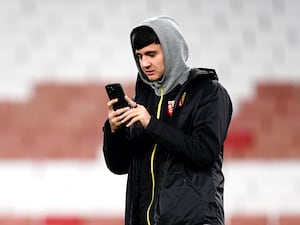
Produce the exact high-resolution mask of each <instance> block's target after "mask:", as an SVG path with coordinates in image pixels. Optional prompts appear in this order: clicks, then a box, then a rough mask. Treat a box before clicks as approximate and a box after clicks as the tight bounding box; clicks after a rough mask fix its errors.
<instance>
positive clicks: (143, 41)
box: [131, 26, 160, 50]
mask: <svg viewBox="0 0 300 225" xmlns="http://www.w3.org/2000/svg"><path fill="white" fill-rule="evenodd" d="M131 42H132V47H133V48H134V49H135V50H139V49H142V48H144V47H146V46H147V45H150V44H160V42H159V39H158V37H157V35H156V33H155V32H154V31H153V29H152V28H150V27H147V26H140V27H136V28H135V29H133V31H132V32H131Z"/></svg>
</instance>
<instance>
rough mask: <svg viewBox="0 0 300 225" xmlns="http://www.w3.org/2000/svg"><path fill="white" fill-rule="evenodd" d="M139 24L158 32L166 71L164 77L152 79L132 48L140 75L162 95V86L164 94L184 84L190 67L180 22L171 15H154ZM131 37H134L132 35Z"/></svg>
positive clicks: (156, 92)
mask: <svg viewBox="0 0 300 225" xmlns="http://www.w3.org/2000/svg"><path fill="white" fill-rule="evenodd" d="M139 26H148V27H150V28H152V29H153V31H154V32H155V33H156V35H157V37H158V39H159V41H160V44H161V47H162V49H163V54H164V61H165V72H164V74H163V77H162V79H160V80H158V81H150V80H149V79H148V78H147V76H146V75H145V74H144V73H143V71H142V69H141V67H140V64H139V59H138V58H137V56H136V54H135V50H134V49H133V48H132V49H133V54H134V57H135V61H136V64H137V67H138V70H139V76H140V77H141V79H142V80H143V81H144V82H145V83H146V84H148V85H150V86H151V87H152V88H153V89H154V91H155V94H156V95H157V96H160V95H161V92H160V88H161V87H162V88H163V94H168V93H169V92H170V91H171V90H172V89H173V88H174V87H176V86H177V85H178V84H181V85H182V84H183V83H184V82H185V81H186V80H187V78H188V75H189V71H190V67H189V66H187V64H186V61H187V59H188V55H189V50H188V46H187V44H186V42H185V40H184V38H183V36H182V34H181V32H180V30H179V27H178V24H177V23H176V21H174V20H173V19H172V18H170V17H167V16H159V17H153V18H150V19H148V20H145V21H144V22H142V23H141V24H140V25H139ZM139 26H138V27H139ZM130 39H132V37H131V35H130ZM131 41H132V40H131Z"/></svg>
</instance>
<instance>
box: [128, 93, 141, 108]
mask: <svg viewBox="0 0 300 225" xmlns="http://www.w3.org/2000/svg"><path fill="white" fill-rule="evenodd" d="M125 100H126V101H127V102H128V104H129V105H130V107H131V108H136V107H137V106H138V105H137V103H136V102H135V101H133V100H132V99H131V98H129V97H128V96H127V95H125Z"/></svg>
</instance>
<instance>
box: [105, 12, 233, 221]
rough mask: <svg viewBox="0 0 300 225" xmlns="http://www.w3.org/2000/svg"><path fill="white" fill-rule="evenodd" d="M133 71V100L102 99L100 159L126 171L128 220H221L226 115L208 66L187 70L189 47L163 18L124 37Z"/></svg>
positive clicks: (224, 98) (225, 100) (228, 109)
mask: <svg viewBox="0 0 300 225" xmlns="http://www.w3.org/2000/svg"><path fill="white" fill-rule="evenodd" d="M130 38H131V44H132V50H133V55H134V58H135V61H136V64H137V68H138V76H137V81H136V88H135V97H134V101H133V100H131V99H130V98H129V97H128V96H126V97H125V98H126V100H127V102H128V104H129V107H125V108H121V109H118V110H116V111H114V110H113V104H115V103H116V102H117V101H118V100H117V99H113V100H111V101H109V102H108V103H107V106H108V120H107V121H106V123H105V125H104V128H103V130H104V146H103V150H104V156H105V161H106V164H107V167H108V168H109V169H110V170H111V171H112V172H113V173H116V174H128V181H127V194H126V213H125V223H126V225H144V224H147V225H150V224H151V225H189V224H193V225H196V224H197V225H198V224H199V225H200V224H213V225H222V224H224V210H223V187H224V177H223V173H222V162H223V145H224V140H225V137H226V134H227V130H228V126H229V123H230V120H231V115H232V104H231V100H230V97H229V95H228V94H227V92H226V90H225V89H224V88H223V87H222V86H221V85H220V83H219V82H218V81H217V79H218V78H217V75H216V73H215V71H214V70H212V69H197V68H190V67H188V66H187V64H186V60H187V58H188V47H187V45H186V42H185V40H184V38H183V36H182V34H181V33H180V31H179V28H178V26H177V24H176V22H175V21H174V20H173V19H172V18H169V17H156V18H151V19H148V20H146V21H144V22H143V23H142V24H141V25H139V26H138V27H136V28H134V29H133V31H132V32H131V35H130Z"/></svg>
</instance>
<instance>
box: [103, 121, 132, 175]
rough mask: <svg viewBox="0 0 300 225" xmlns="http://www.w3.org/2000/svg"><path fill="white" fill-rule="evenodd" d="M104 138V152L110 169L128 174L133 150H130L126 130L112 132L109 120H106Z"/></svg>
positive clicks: (116, 172) (117, 172)
mask: <svg viewBox="0 0 300 225" xmlns="http://www.w3.org/2000/svg"><path fill="white" fill-rule="evenodd" d="M103 131H104V138H103V153H104V158H105V162H106V165H107V167H108V169H109V170H110V171H111V172H113V173H115V174H126V173H127V172H128V167H129V164H130V162H131V158H132V152H131V151H130V150H129V149H130V147H125V146H129V140H128V139H126V136H125V134H124V132H125V131H124V130H120V131H118V132H116V133H111V130H110V125H109V122H108V120H107V121H106V122H105V124H104V127H103Z"/></svg>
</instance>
